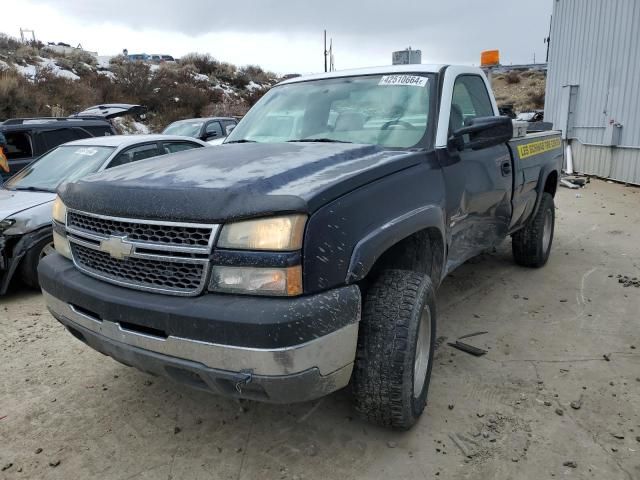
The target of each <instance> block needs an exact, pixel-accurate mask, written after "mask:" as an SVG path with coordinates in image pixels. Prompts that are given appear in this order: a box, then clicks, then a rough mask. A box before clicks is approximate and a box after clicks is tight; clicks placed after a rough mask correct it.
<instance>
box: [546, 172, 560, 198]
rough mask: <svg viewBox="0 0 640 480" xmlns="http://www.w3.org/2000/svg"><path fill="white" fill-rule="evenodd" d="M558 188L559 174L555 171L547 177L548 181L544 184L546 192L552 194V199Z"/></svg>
mask: <svg viewBox="0 0 640 480" xmlns="http://www.w3.org/2000/svg"><path fill="white" fill-rule="evenodd" d="M557 188H558V172H556V171H553V172H551V173H550V174H549V176H548V177H547V181H546V182H545V184H544V191H545V192H547V193H550V194H551V196H552V197H555V196H556V190H557Z"/></svg>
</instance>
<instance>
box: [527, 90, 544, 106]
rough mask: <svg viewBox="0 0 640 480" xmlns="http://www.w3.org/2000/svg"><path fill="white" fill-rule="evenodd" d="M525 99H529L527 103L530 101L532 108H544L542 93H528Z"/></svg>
mask: <svg viewBox="0 0 640 480" xmlns="http://www.w3.org/2000/svg"><path fill="white" fill-rule="evenodd" d="M527 97H528V98H529V101H531V104H532V105H533V107H534V108H543V107H544V91H542V92H540V91H538V92H535V91H534V92H529V93H528V94H527Z"/></svg>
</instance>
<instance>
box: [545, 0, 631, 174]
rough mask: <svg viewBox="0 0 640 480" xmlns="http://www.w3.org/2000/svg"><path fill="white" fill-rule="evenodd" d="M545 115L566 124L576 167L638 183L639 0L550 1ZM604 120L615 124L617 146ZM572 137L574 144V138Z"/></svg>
mask: <svg viewBox="0 0 640 480" xmlns="http://www.w3.org/2000/svg"><path fill="white" fill-rule="evenodd" d="M553 3H554V9H553V22H552V28H551V49H550V52H549V70H548V74H547V93H546V102H545V120H547V121H550V122H553V123H554V126H555V127H556V128H561V127H562V126H563V125H565V124H566V122H567V119H566V116H567V101H566V98H567V95H566V92H567V90H566V88H563V87H566V86H568V85H577V86H578V87H577V95H576V101H575V106H574V107H573V108H572V109H571V113H570V116H569V117H568V118H569V125H568V127H569V128H568V130H567V138H569V139H572V145H573V149H574V163H575V166H576V169H577V170H578V171H581V172H583V173H589V174H594V175H599V176H603V177H610V178H614V179H616V180H620V181H625V182H630V183H637V184H640V0H606V1H603V0H553ZM611 122H617V123H620V124H622V128H621V130H620V137H619V141H618V142H617V144H618V145H619V146H618V147H607V146H605V145H610V143H611V142H610V138H611V133H612V132H611V129H612V127H611ZM576 144H578V145H576Z"/></svg>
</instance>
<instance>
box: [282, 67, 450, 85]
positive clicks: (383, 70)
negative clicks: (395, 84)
mask: <svg viewBox="0 0 640 480" xmlns="http://www.w3.org/2000/svg"><path fill="white" fill-rule="evenodd" d="M443 67H445V65H427V64H409V65H386V66H382V67H367V68H354V69H350V70H338V71H335V72H325V73H315V74H312V75H303V76H301V77H294V78H290V79H289V80H285V81H284V82H280V83H279V84H278V85H285V84H288V83H298V82H308V81H310V80H323V79H326V78H340V77H356V76H359V75H376V74H394V73H438V72H439V71H440V70H442V68H443Z"/></svg>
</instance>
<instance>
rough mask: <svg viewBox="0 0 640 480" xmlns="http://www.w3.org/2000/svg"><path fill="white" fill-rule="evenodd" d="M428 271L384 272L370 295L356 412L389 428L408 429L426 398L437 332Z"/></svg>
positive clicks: (359, 360) (355, 380) (360, 350)
mask: <svg viewBox="0 0 640 480" xmlns="http://www.w3.org/2000/svg"><path fill="white" fill-rule="evenodd" d="M435 330H436V308H435V294H434V288H433V284H432V283H431V280H430V278H429V277H428V276H427V275H423V274H419V273H416V272H412V271H407V270H384V271H382V273H381V274H380V275H379V277H378V278H377V279H376V280H375V281H374V283H373V285H372V286H371V287H370V289H369V291H368V292H367V294H366V297H365V300H364V306H363V317H362V321H361V323H360V333H359V337H358V350H357V354H356V363H355V368H354V378H353V393H354V401H355V405H356V410H357V411H358V412H359V413H360V414H361V415H362V416H363V417H364V418H366V419H367V420H369V421H371V422H373V423H377V424H379V425H382V426H385V427H391V428H396V429H403V430H404V429H408V428H410V427H412V426H413V425H414V424H415V423H416V422H417V420H418V418H419V417H420V415H421V414H422V412H423V410H424V407H425V405H426V401H427V393H428V391H429V381H430V379H431V367H432V364H433V351H434V345H435V335H436V332H435Z"/></svg>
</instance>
